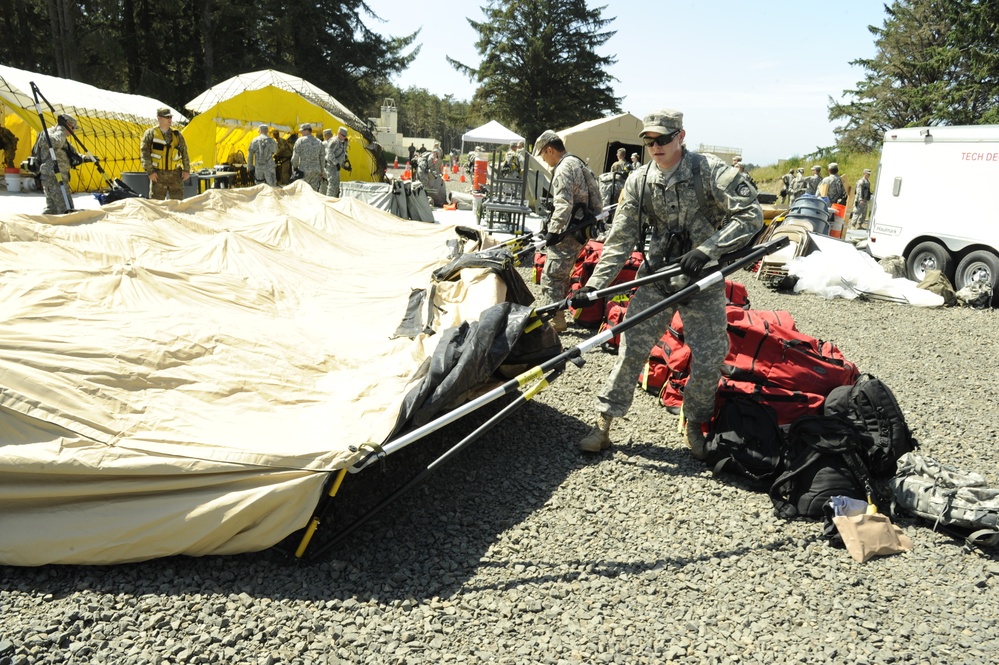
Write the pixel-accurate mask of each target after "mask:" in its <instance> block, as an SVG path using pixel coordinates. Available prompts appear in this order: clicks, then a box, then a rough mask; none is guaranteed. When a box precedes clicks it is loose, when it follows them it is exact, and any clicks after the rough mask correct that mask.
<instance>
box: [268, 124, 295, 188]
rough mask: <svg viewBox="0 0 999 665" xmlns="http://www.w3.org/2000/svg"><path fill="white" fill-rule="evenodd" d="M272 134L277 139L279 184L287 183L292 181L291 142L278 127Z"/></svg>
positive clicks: (276, 158)
mask: <svg viewBox="0 0 999 665" xmlns="http://www.w3.org/2000/svg"><path fill="white" fill-rule="evenodd" d="M271 136H273V137H274V140H275V141H277V151H276V152H275V153H274V165H275V168H276V171H277V182H278V184H279V185H287V184H288V183H289V182H291V152H292V151H291V142H290V141H288V139H286V138H284V137H283V136H281V134H280V133H279V132H278V131H277V130H276V129H275V130H274V131H273V132H272V133H271Z"/></svg>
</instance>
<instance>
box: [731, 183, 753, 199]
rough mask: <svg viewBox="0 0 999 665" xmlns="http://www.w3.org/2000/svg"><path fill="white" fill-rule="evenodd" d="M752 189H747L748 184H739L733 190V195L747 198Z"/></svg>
mask: <svg viewBox="0 0 999 665" xmlns="http://www.w3.org/2000/svg"><path fill="white" fill-rule="evenodd" d="M752 191H753V190H752V189H750V187H749V183H748V182H742V183H739V186H738V187H737V188H736V189H735V193H736V194H738V195H739V196H749V195H750V194H752Z"/></svg>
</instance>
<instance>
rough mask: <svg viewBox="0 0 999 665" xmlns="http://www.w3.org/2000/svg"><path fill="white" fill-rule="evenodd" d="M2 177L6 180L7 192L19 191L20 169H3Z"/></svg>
mask: <svg viewBox="0 0 999 665" xmlns="http://www.w3.org/2000/svg"><path fill="white" fill-rule="evenodd" d="M4 177H5V179H6V180H7V191H8V192H19V191H21V170H20V169H5V170H4Z"/></svg>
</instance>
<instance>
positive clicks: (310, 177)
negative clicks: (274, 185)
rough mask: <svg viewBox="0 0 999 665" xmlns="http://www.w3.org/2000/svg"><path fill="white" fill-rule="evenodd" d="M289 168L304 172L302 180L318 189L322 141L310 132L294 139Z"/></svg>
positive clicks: (321, 172)
mask: <svg viewBox="0 0 999 665" xmlns="http://www.w3.org/2000/svg"><path fill="white" fill-rule="evenodd" d="M303 131H304V129H303ZM291 168H293V169H296V170H298V171H301V172H302V173H303V174H304V175H303V176H302V180H304V181H305V182H307V183H309V187H311V188H312V189H314V190H315V191H317V192H318V191H319V181H320V179H322V175H323V142H322V141H320V140H319V139H317V138H316V137H315V136H313V135H312V132H309V133H307V134H303V135H301V136H300V137H298V140H297V141H295V147H294V148H293V149H292V153H291Z"/></svg>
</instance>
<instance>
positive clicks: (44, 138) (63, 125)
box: [32, 114, 94, 215]
mask: <svg viewBox="0 0 999 665" xmlns="http://www.w3.org/2000/svg"><path fill="white" fill-rule="evenodd" d="M74 129H76V118H74V117H73V116H71V115H65V114H64V115H60V116H59V118H58V121H57V123H56V125H55V126H54V127H49V128H47V129H46V130H45V131H44V132H41V133H39V134H38V139H37V140H36V141H35V147H34V149H33V150H32V154H33V155H34V156H35V159H37V160H38V163H39V165H40V166H41V172H40V174H41V179H42V190H43V191H44V192H45V210H43V211H42V214H43V215H61V214H63V213H66V212H68V211H69V206H68V205H67V201H66V197H68V196H72V192H71V191H70V189H69V170H70V169H71V168H72V167H75V166H78V165H79V164H81V163H83V162H92V161H94V160H93V158H92V157H90V156H89V155H84V156H80V154H79V153H78V152H76V149H74V148H73V145H72V144H71V143H70V142H69V133H70V132H71V131H73V130H74ZM50 141H51V151H50V146H49V142H50ZM52 152H55V161H54V162H53V161H52ZM56 166H58V167H59V178H62V182H63V183H65V184H66V189H65V190H63V188H62V185H60V184H59V178H57V177H56Z"/></svg>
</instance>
